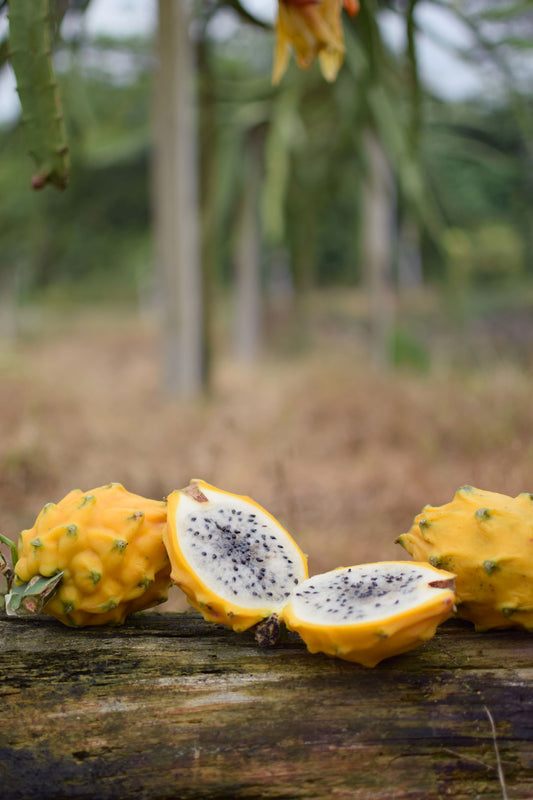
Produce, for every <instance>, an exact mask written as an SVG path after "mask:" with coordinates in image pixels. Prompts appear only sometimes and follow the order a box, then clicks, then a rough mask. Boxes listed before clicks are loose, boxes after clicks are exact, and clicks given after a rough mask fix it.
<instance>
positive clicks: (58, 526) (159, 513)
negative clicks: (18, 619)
mask: <svg viewBox="0 0 533 800" xmlns="http://www.w3.org/2000/svg"><path fill="white" fill-rule="evenodd" d="M166 519H167V511H166V502H164V501H161V502H159V501H156V500H150V499H148V498H145V497H141V496H140V495H136V494H132V493H131V492H128V491H127V490H126V489H125V488H124V487H123V486H122V485H121V484H120V483H110V484H108V485H107V486H100V487H98V488H96V489H93V490H92V491H90V492H82V491H80V490H78V489H76V490H74V491H72V492H70V493H69V494H67V495H66V497H64V498H63V499H62V500H61V501H60V502H59V503H57V504H55V503H48V504H47V505H45V506H44V508H43V509H42V511H41V512H40V514H39V516H38V517H37V519H36V521H35V524H34V525H33V527H32V528H30V529H28V530H25V531H22V533H21V534H20V537H19V542H18V548H16V549H15V550H16V556H17V558H16V564H15V565H14V584H13V586H14V590H15V592H16V589H17V586H20V585H22V584H27V582H31V583H35V584H38V583H39V581H40V577H39V576H42V577H43V578H46V579H51V578H52V577H53V576H54V575H57V576H58V578H59V576H60V580H58V583H57V588H56V587H55V586H54V587H53V588H54V592H53V593H52V594H51V597H50V599H47V601H46V603H45V604H44V606H43V608H42V610H43V612H44V613H46V614H50V615H51V616H53V617H56V618H57V619H58V620H60V621H61V622H63V623H64V624H65V625H76V626H83V625H104V624H106V623H114V624H118V623H122V622H123V621H124V619H125V617H126V615H127V614H130V613H132V612H134V611H140V610H142V609H145V608H149V607H151V606H154V605H157V604H158V603H160V602H163V601H164V600H166V599H167V593H168V588H169V585H170V563H169V560H168V556H167V552H166V549H165V546H164V544H163V531H164V529H165V527H166ZM14 560H15V559H14ZM40 582H41V583H45V584H46V582H45V581H40ZM26 607H27V609H29V610H32V609H31V605H30V603H29V601H26Z"/></svg>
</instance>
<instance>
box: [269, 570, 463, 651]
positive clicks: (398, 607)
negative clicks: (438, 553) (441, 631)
mask: <svg viewBox="0 0 533 800" xmlns="http://www.w3.org/2000/svg"><path fill="white" fill-rule="evenodd" d="M454 602H455V592H454V575H452V574H451V573H449V572H445V571H444V570H439V569H435V568H434V567H431V566H429V565H428V564H417V563H415V562H409V561H383V562H377V563H374V564H360V565H358V566H353V567H343V568H340V569H337V570H333V571H331V572H326V573H323V574H321V575H315V576H313V577H312V578H309V579H308V580H306V581H304V582H303V583H302V584H301V585H300V586H298V587H297V588H296V589H295V590H294V591H293V593H292V596H291V598H290V601H289V602H288V603H287V605H286V607H285V608H284V610H283V613H282V619H283V621H284V622H285V624H286V625H287V627H288V628H289V629H290V630H293V631H296V632H297V633H298V634H299V635H300V636H301V637H302V639H303V640H304V642H305V643H306V645H307V648H308V649H309V650H310V652H312V653H316V652H323V653H326V654H328V655H333V656H338V657H340V658H343V659H345V660H347V661H356V662H358V663H360V664H363V665H365V666H368V667H373V666H375V665H376V664H377V663H379V662H380V661H381V660H383V659H384V658H388V657H390V656H393V655H397V654H399V653H404V652H406V651H407V650H410V649H412V648H413V647H416V646H417V645H419V644H421V643H422V642H423V641H425V640H426V639H429V638H430V637H431V636H433V635H434V633H435V631H436V629H437V626H438V625H439V624H440V623H441V622H443V621H444V620H445V619H446V618H447V617H449V616H450V615H451V613H452V610H453V605H454Z"/></svg>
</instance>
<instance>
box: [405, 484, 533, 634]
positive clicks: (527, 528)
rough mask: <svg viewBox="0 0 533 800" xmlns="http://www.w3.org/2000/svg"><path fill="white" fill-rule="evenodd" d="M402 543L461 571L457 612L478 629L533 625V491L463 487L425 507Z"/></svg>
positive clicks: (417, 554)
mask: <svg viewBox="0 0 533 800" xmlns="http://www.w3.org/2000/svg"><path fill="white" fill-rule="evenodd" d="M397 541H398V543H399V544H401V545H402V547H404V548H405V549H406V550H407V552H408V553H409V554H410V555H411V556H412V557H413V558H414V559H416V560H417V561H429V563H430V564H433V565H434V566H435V567H440V568H442V569H446V570H450V571H451V572H454V573H455V574H456V576H457V613H458V616H460V617H462V618H463V619H466V620H470V621H471V622H473V623H474V624H475V626H476V629H478V630H487V629H489V628H525V629H527V630H533V495H531V494H528V493H525V492H524V493H522V494H519V495H518V496H517V497H508V496H507V495H505V494H499V493H497V492H489V491H483V490H481V489H475V488H474V487H472V486H463V487H461V488H460V489H458V491H457V492H456V494H455V496H454V498H453V500H452V501H451V502H449V503H446V504H445V505H442V506H430V505H427V506H425V507H424V508H423V509H422V511H421V512H420V513H419V514H417V516H416V517H415V519H414V522H413V525H412V527H411V529H410V530H409V531H408V532H407V533H404V534H402V535H401V536H400V537H399V538H398V540H397Z"/></svg>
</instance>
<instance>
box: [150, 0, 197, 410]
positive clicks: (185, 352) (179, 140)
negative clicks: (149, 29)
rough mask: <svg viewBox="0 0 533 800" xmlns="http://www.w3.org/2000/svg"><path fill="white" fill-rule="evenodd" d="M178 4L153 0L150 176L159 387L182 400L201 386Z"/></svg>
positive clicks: (189, 81)
mask: <svg viewBox="0 0 533 800" xmlns="http://www.w3.org/2000/svg"><path fill="white" fill-rule="evenodd" d="M184 6H185V4H184V3H183V2H182V1H181V0H180V1H179V2H175V0H159V6H158V7H159V26H158V54H159V61H160V64H159V72H158V78H157V83H156V93H157V97H156V104H155V128H156V131H155V133H156V154H155V155H156V158H155V170H154V202H155V233H156V240H157V255H158V261H159V269H160V275H161V304H162V310H163V337H164V353H163V364H164V382H165V387H166V390H167V393H168V394H170V395H174V396H178V397H182V398H186V397H194V396H195V395H197V394H199V393H200V391H201V390H202V388H203V384H204V377H205V376H204V341H203V333H204V331H203V318H202V277H201V266H200V242H199V221H198V163H197V162H198V157H197V156H198V154H197V141H196V139H197V136H196V128H197V120H196V108H195V101H194V68H193V48H192V44H191V42H190V40H189V35H188V19H187V14H186V10H185V7H184Z"/></svg>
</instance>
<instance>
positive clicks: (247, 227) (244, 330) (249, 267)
mask: <svg viewBox="0 0 533 800" xmlns="http://www.w3.org/2000/svg"><path fill="white" fill-rule="evenodd" d="M259 145H260V139H259V136H258V134H257V133H256V132H255V133H254V132H252V133H250V134H248V136H247V138H246V142H245V152H244V180H243V192H242V198H241V207H240V214H239V220H238V224H237V239H236V253H235V267H236V276H235V277H236V281H235V352H236V355H237V358H238V359H239V360H240V361H243V362H245V363H252V362H253V361H255V360H256V358H257V356H258V353H259V349H260V346H261V334H262V297H261V294H262V293H261V244H260V235H261V234H260V227H259V209H258V196H259V186H260V180H261V174H260V173H261V169H260V157H261V156H260V147H259Z"/></svg>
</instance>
